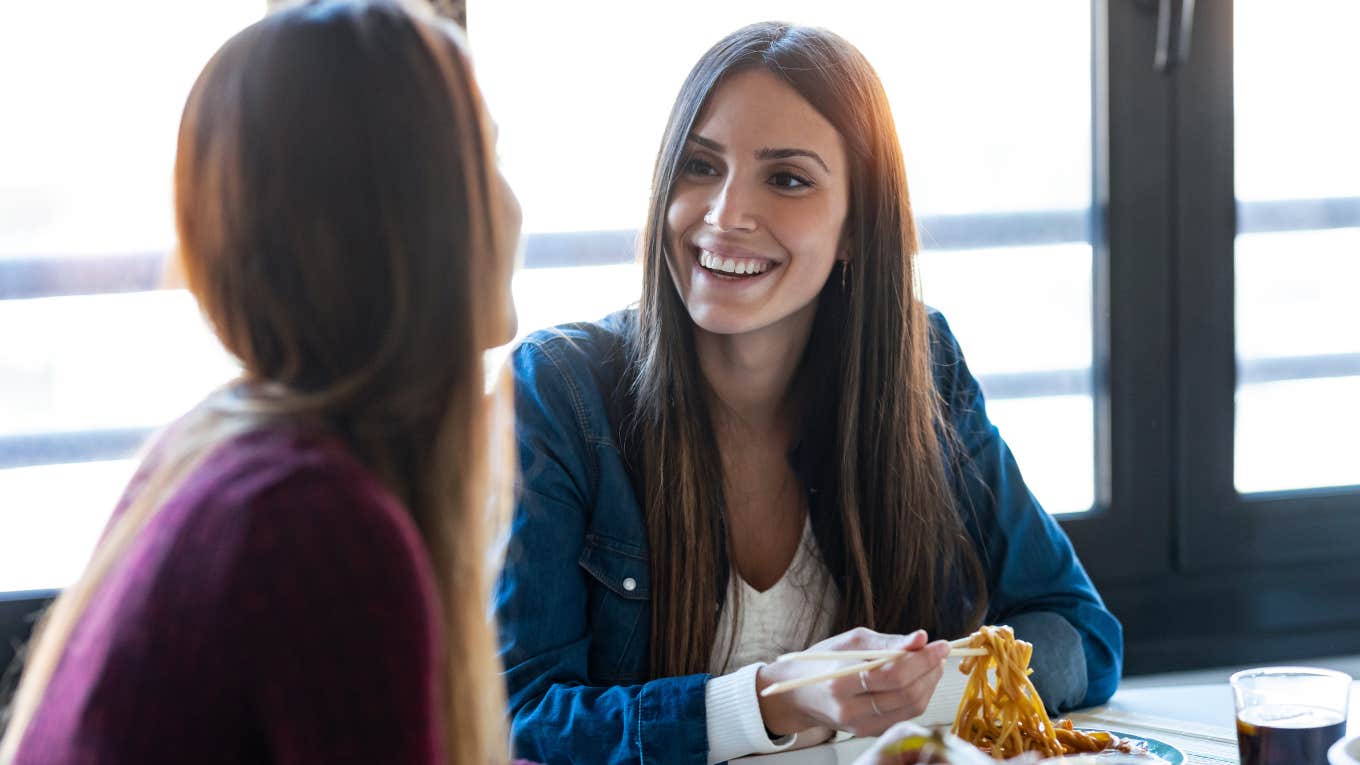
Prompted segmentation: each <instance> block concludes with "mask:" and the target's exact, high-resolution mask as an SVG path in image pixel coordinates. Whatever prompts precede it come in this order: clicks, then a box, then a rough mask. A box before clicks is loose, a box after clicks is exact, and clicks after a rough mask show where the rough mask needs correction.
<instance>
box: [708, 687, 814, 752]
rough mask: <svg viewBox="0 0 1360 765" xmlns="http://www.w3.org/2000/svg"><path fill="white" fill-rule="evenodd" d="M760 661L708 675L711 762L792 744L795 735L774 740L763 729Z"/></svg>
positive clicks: (769, 750) (778, 748) (778, 749)
mask: <svg viewBox="0 0 1360 765" xmlns="http://www.w3.org/2000/svg"><path fill="white" fill-rule="evenodd" d="M763 666H765V664H764V663H763V662H757V663H755V664H748V665H746V666H744V667H742V668H741V669H739V670H737V671H736V672H733V673H731V674H728V675H722V676H720V677H713V678H710V679H709V681H708V684H707V685H705V686H704V709H705V715H706V717H707V726H708V762H709V765H714V764H715V763H719V762H726V761H728V760H730V759H733V758H736V757H744V756H746V755H748V754H766V753H769V752H780V751H783V750H785V749H788V748H789V747H791V746H793V745H794V743H795V741H796V740H797V737H796V736H782V737H780V738H778V739H776V740H774V741H771V740H770V736H769V734H768V733H766V732H765V720H764V718H762V717H761V716H760V699H759V698H757V697H756V672H758V671H759V670H760V668H761V667H763Z"/></svg>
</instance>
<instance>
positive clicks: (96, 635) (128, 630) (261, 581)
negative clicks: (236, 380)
mask: <svg viewBox="0 0 1360 765" xmlns="http://www.w3.org/2000/svg"><path fill="white" fill-rule="evenodd" d="M135 491H136V481H134V483H133V486H132V487H130V488H129V490H128V494H129V496H130V495H132V494H134V493H135ZM126 502H127V497H125V498H124V502H123V505H120V507H121V506H125V504H126ZM434 587H435V585H434V578H433V573H432V571H431V568H430V563H429V560H428V556H427V555H426V553H425V549H424V547H423V545H422V543H421V541H420V537H419V536H418V535H417V532H416V529H415V526H414V525H413V523H412V521H411V519H410V517H409V516H408V515H407V514H406V512H405V511H404V510H403V509H402V507H401V506H400V505H399V504H398V502H397V501H396V499H394V498H393V497H392V496H391V495H390V494H389V493H388V492H386V491H385V490H384V489H383V488H382V487H381V486H380V485H379V484H378V482H377V481H376V480H375V479H374V477H373V476H372V475H371V474H370V473H369V472H368V471H367V470H366V469H364V468H363V467H362V466H361V465H360V464H358V462H356V461H355V460H354V459H353V458H352V457H351V456H350V455H349V454H348V453H347V452H346V451H345V450H344V449H343V448H342V447H341V446H339V445H338V444H337V443H335V442H332V441H327V440H320V439H315V438H305V437H302V436H298V435H296V434H292V433H289V432H284V431H282V430H275V431H264V432H258V433H253V434H248V435H246V436H243V437H241V438H238V439H236V440H234V441H232V442H230V443H228V444H226V445H224V446H223V447H221V448H220V449H219V450H218V451H217V452H216V453H215V454H213V455H212V456H210V457H209V458H208V459H207V460H206V461H205V462H204V464H202V465H201V466H200V467H199V468H198V469H197V470H196V471H195V472H194V474H193V475H192V476H190V477H189V479H188V480H187V481H186V482H185V483H184V484H183V485H182V487H181V488H180V489H178V490H177V491H176V492H175V494H174V496H173V497H172V498H171V499H170V501H169V502H168V503H167V504H166V505H165V506H164V507H163V508H161V510H160V512H159V513H158V514H157V515H156V517H155V518H154V519H153V520H152V521H151V522H150V524H149V525H148V526H147V528H146V529H145V530H144V531H143V532H142V533H141V535H140V536H139V537H138V538H137V540H136V541H135V542H134V543H133V544H132V546H131V547H130V548H129V550H128V553H127V556H126V558H125V559H124V560H123V562H122V563H121V564H120V565H119V566H118V567H117V568H116V569H115V571H114V572H113V573H112V574H111V575H110V577H109V579H108V580H106V581H105V583H104V584H103V586H102V587H101V588H100V589H99V590H98V592H97V593H96V594H95V596H94V598H93V600H92V602H91V603H90V605H89V608H88V609H87V610H86V612H85V613H84V615H83V616H82V618H81V620H80V622H79V623H78V624H77V626H76V628H75V630H74V632H73V634H72V635H71V639H70V642H69V644H68V645H67V648H66V652H65V655H64V656H63V657H62V659H61V662H60V664H59V665H58V667H57V669H56V673H55V675H54V676H53V677H52V681H51V684H50V685H49V686H48V689H47V693H46V694H45V696H44V698H43V701H42V704H41V706H40V707H39V709H38V710H37V713H36V715H35V717H34V718H33V720H32V722H31V724H30V725H29V728H28V731H27V733H26V735H25V736H24V740H23V743H22V745H21V746H20V749H19V755H18V759H17V761H16V763H23V764H27V763H62V764H63V765H71V764H74V763H162V762H176V763H180V762H193V763H217V762H279V763H294V762H308V763H311V762H327V763H331V762H356V763H357V762H362V763H377V762H382V763H433V762H442V761H443V759H444V753H443V751H442V747H441V746H440V743H439V738H438V735H437V727H436V725H437V706H436V700H435V698H436V697H435V693H436V691H435V685H434V679H435V678H436V677H438V676H439V672H440V666H439V665H440V662H441V661H442V659H441V658H440V651H439V650H438V649H437V646H438V645H439V626H438V620H437V619H436V617H435V615H436V614H437V610H436V609H437V605H436V601H435V598H434V592H435V589H434Z"/></svg>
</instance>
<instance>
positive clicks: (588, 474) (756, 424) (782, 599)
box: [497, 23, 1122, 765]
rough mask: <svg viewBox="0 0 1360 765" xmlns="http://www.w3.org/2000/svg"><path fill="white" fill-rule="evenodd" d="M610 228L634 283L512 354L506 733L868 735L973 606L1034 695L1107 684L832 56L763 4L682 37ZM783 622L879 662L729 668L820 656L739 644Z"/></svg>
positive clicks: (877, 129)
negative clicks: (649, 146)
mask: <svg viewBox="0 0 1360 765" xmlns="http://www.w3.org/2000/svg"><path fill="white" fill-rule="evenodd" d="M640 251H641V258H642V268H643V286H642V299H641V302H640V304H639V306H638V307H637V309H636V310H627V311H623V312H620V313H618V314H615V315H613V316H610V317H608V318H606V319H605V320H603V321H601V322H597V323H590V324H576V325H568V326H564V327H558V328H556V329H553V330H550V331H545V332H540V333H536V334H534V335H531V336H530V337H529V338H528V339H527V340H526V341H525V343H524V344H523V345H522V346H521V347H520V348H519V349H518V350H517V351H516V353H515V357H514V369H515V374H516V395H517V415H518V422H517V432H518V440H519V449H520V458H521V461H522V466H521V471H522V481H523V491H522V492H521V493H520V496H519V498H518V506H517V510H516V513H515V519H514V525H513V529H514V531H513V536H512V539H511V543H510V548H509V550H508V555H507V558H506V570H505V574H504V577H503V579H502V582H501V585H500V588H499V591H498V595H497V607H498V615H499V618H500V627H501V644H502V659H503V660H504V662H505V665H506V676H507V679H508V690H509V694H510V708H511V711H512V713H513V715H514V723H513V730H514V740H515V742H516V744H517V745H518V746H519V747H520V751H521V753H522V754H523V755H524V756H527V757H532V758H540V759H545V760H546V761H556V756H561V757H563V758H571V757H574V758H576V759H578V760H580V761H590V762H606V761H608V762H626V761H638V760H642V761H649V760H654V759H655V760H658V761H661V760H664V761H667V762H687V763H697V764H698V765H703V764H704V763H714V762H721V761H723V760H726V759H729V758H732V757H737V756H741V755H745V754H750V753H752V752H770V751H776V750H779V749H787V748H791V747H796V746H805V745H808V744H812V743H818V742H820V741H824V740H826V739H827V737H829V736H830V735H831V734H832V731H833V730H845V731H850V732H852V733H855V734H858V735H878V734H880V733H882V732H883V731H885V730H887V729H888V728H889V727H890V726H891V725H892V724H893V723H895V722H898V721H902V720H908V719H911V718H913V717H916V716H917V715H919V714H921V712H922V711H923V710H924V709H925V707H926V705H927V702H928V701H929V699H930V698H931V696H932V693H933V692H934V690H935V688H936V686H937V684H938V683H939V681H940V678H941V665H942V662H943V660H944V658H945V656H946V654H947V653H948V645H947V643H945V642H944V641H943V640H941V638H957V637H960V636H962V635H965V634H968V633H969V632H971V631H972V630H974V629H975V628H976V627H978V626H979V625H980V624H983V623H1003V622H1004V623H1007V624H1010V625H1011V626H1013V627H1014V628H1015V631H1016V633H1017V635H1019V636H1020V637H1021V638H1023V639H1025V640H1029V641H1030V642H1032V643H1033V644H1034V656H1033V664H1032V665H1033V667H1034V669H1035V677H1034V682H1035V684H1036V686H1038V688H1039V691H1040V693H1041V694H1042V695H1043V698H1044V700H1045V701H1046V702H1047V703H1048V705H1049V706H1050V707H1052V708H1054V709H1066V708H1071V707H1075V706H1081V705H1089V704H1094V703H1098V702H1100V701H1103V700H1104V699H1106V698H1108V697H1109V696H1110V694H1111V693H1113V691H1114V687H1115V684H1116V683H1117V681H1118V678H1119V666H1120V658H1121V651H1122V640H1121V632H1120V627H1119V623H1118V622H1117V621H1116V620H1115V618H1114V617H1113V616H1112V615H1111V614H1110V612H1109V611H1108V610H1106V609H1105V607H1104V604H1103V603H1102V602H1101V600H1100V597H1099V596H1098V595H1097V594H1096V591H1095V588H1094V587H1093V586H1092V584H1091V581H1090V579H1089V578H1088V577H1087V575H1086V572H1085V571H1084V570H1083V569H1082V566H1081V563H1080V562H1079V561H1078V560H1077V557H1076V555H1075V553H1074V552H1073V549H1072V545H1071V544H1070V542H1069V541H1068V539H1067V537H1066V536H1065V535H1064V534H1063V531H1062V529H1061V528H1060V527H1059V526H1058V525H1057V524H1056V523H1055V522H1054V521H1053V519H1052V518H1051V517H1049V515H1048V514H1047V513H1045V512H1044V511H1043V509H1042V508H1041V507H1039V504H1038V503H1037V502H1036V501H1035V499H1034V497H1033V495H1031V494H1030V492H1029V490H1028V489H1027V488H1026V487H1025V483H1024V481H1023V479H1022V478H1021V476H1020V472H1019V469H1018V468H1017V466H1016V462H1015V459H1014V458H1013V457H1012V455H1011V452H1010V450H1009V449H1008V448H1007V446H1006V443H1005V441H1003V440H1002V439H1001V437H1000V435H999V434H998V433H997V430H996V428H995V427H993V425H992V424H991V422H990V421H989V420H988V419H987V414H986V408H985V406H984V402H983V397H982V393H981V391H980V389H979V388H978V384H977V381H976V380H974V378H973V376H972V375H971V374H969V372H968V367H967V365H966V364H965V363H964V359H963V354H962V352H961V351H960V349H959V346H958V343H957V342H956V341H955V339H954V336H953V334H952V333H951V332H950V330H949V326H948V324H946V323H945V320H944V318H943V317H942V316H941V315H940V314H939V313H937V312H935V311H932V310H930V309H928V308H927V307H926V306H925V305H924V304H923V303H922V302H921V300H920V298H919V296H918V291H917V289H918V285H917V280H916V276H915V267H914V259H915V256H916V252H917V236H916V227H915V223H914V220H913V217H912V212H911V204H910V198H909V195H908V192H907V182H906V174H905V170H904V168H903V161H902V150H901V147H900V145H899V143H898V138H897V130H896V127H895V126H894V124H893V119H892V114H891V111H890V110H889V108H888V102H887V98H886V97H885V95H884V92H883V87H882V85H881V83H880V82H879V80H878V77H877V75H876V74H875V73H874V71H873V69H872V68H871V67H870V66H869V64H868V62H867V61H866V60H865V59H864V57H863V56H862V55H861V54H860V53H859V51H857V50H856V49H855V48H854V47H853V46H851V45H850V44H849V43H847V42H846V41H844V40H842V39H841V38H839V37H837V36H835V35H833V34H831V33H829V32H826V31H824V30H819V29H812V28H807V27H795V26H789V25H784V24H775V23H767V24H756V25H753V26H749V27H746V28H744V29H741V30H738V31H737V32H735V33H733V34H732V35H730V36H728V37H727V38H725V39H724V40H722V41H720V42H719V43H717V44H716V45H715V46H713V47H712V48H711V49H710V50H709V51H708V52H707V53H705V54H704V56H703V57H702V58H701V59H700V60H699V62H698V63H697V64H696V65H695V67H694V68H693V70H691V72H690V75H689V77H688V79H687V80H686V81H685V84H684V85H683V86H682V88H681V90H680V94H679V96H678V98H677V99H676V102H675V106H674V108H673V110H672V112H671V116H670V121H669V124H668V125H667V128H666V132H665V136H664V138H663V140H662V144H661V150H660V152H659V154H658V157H657V161H656V167H655V174H654V176H653V182H652V197H651V204H650V207H649V211H648V216H647V220H646V224H645V226H644V228H643V231H642V236H641V240H640ZM979 278H985V277H984V276H982V275H979ZM1040 340H1041V339H1036V341H1040ZM932 638H934V640H932ZM812 644H816V647H817V648H819V649H823V650H834V649H892V650H898V651H901V652H902V657H901V658H900V659H896V660H894V661H892V662H890V663H888V664H886V665H884V666H882V667H880V668H878V669H875V670H872V671H866V672H861V673H858V674H854V675H850V676H848V677H842V678H840V679H837V680H832V681H827V682H819V683H815V684H812V685H809V686H806V687H803V688H799V689H798V690H795V691H791V692H789V693H785V694H780V695H773V696H760V695H758V691H759V690H761V689H763V688H766V687H768V686H770V685H771V684H773V683H775V682H778V681H781V680H793V679H796V678H799V677H804V676H809V675H811V674H815V673H821V672H824V671H826V670H827V669H829V668H831V667H834V666H837V665H836V664H834V663H829V662H824V663H820V664H819V663H817V662H776V663H770V662H773V661H774V659H775V658H776V657H778V656H779V655H780V654H781V653H783V652H785V651H794V650H801V649H804V648H807V647H808V646H809V645H812Z"/></svg>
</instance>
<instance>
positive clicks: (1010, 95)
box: [468, 0, 1095, 512]
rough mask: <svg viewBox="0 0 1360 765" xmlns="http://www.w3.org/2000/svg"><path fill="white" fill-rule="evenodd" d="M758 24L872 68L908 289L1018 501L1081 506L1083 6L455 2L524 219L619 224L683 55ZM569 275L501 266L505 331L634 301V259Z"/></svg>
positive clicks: (572, 225) (635, 208) (556, 228)
mask: <svg viewBox="0 0 1360 765" xmlns="http://www.w3.org/2000/svg"><path fill="white" fill-rule="evenodd" d="M582 18H589V19H590V23H589V24H583V23H581V19H582ZM771 18H777V19H787V20H790V21H795V22H799V23H808V24H814V25H818V26H824V27H827V28H829V29H832V30H834V31H836V32H837V33H839V34H841V35H842V36H844V37H845V38H847V39H848V40H850V41H851V42H852V43H854V44H855V45H856V46H857V47H859V48H860V50H862V51H863V52H864V53H865V55H866V56H867V57H868V58H869V60H870V61H871V62H872V63H873V64H874V66H875V67H876V68H877V70H878V72H879V74H880V76H881V77H882V79H883V81H884V85H885V87H886V89H887V91H888V95H889V98H890V100H891V101H892V103H893V107H894V115H895V117H896V120H897V124H898V127H899V130H900V133H901V137H902V143H903V147H904V151H905V154H906V163H907V173H908V177H909V179H910V183H911V189H912V199H913V203H914V205H915V210H916V213H917V215H918V216H919V217H920V218H921V219H922V220H921V223H922V226H921V228H922V240H923V244H924V246H925V248H926V254H925V256H924V257H923V258H922V259H921V263H920V267H921V272H922V276H923V282H924V293H925V297H926V299H927V301H928V302H930V303H931V304H932V305H934V306H935V307H937V308H939V309H940V310H941V311H943V312H944V314H945V316H946V317H947V318H948V319H949V322H950V324H951V326H952V327H953V328H954V329H955V331H956V333H957V334H958V336H959V340H960V342H961V343H962V345H963V348H964V351H965V353H966V354H967V357H968V360H969V363H970V365H971V367H972V368H973V370H974V372H975V373H977V374H978V375H979V376H980V377H981V378H982V382H983V386H984V388H985V389H986V390H987V392H988V395H989V401H990V412H991V414H992V416H993V419H994V420H995V421H996V422H997V424H998V426H999V427H1000V428H1001V431H1002V433H1003V435H1004V436H1005V437H1006V439H1007V440H1008V441H1009V442H1010V444H1011V445H1012V447H1013V449H1014V450H1015V452H1016V454H1017V457H1018V459H1019V461H1020V464H1021V467H1022V468H1023V469H1024V471H1025V476H1026V479H1027V480H1028V481H1029V483H1030V486H1031V488H1032V489H1033V490H1034V492H1035V494H1036V496H1038V497H1039V499H1040V501H1041V502H1042V503H1043V504H1044V506H1045V507H1046V508H1047V509H1048V510H1049V511H1050V512H1080V511H1083V510H1086V509H1088V508H1089V507H1090V506H1091V504H1092V502H1093V499H1094V486H1095V480H1094V479H1095V476H1094V460H1093V456H1092V452H1093V443H1094V434H1093V422H1094V420H1093V415H1092V406H1091V396H1090V391H1091V334H1092V333H1091V315H1092V310H1091V257H1092V249H1091V246H1090V244H1089V234H1088V232H1087V218H1088V211H1089V208H1090V205H1091V186H1092V183H1091V162H1090V157H1091V129H1092V126H1091V81H1090V69H1091V67H1090V60H1091V43H1090V40H1091V34H1090V30H1091V17H1090V4H1089V3H1061V4H1058V3H1055V4H1042V3H1041V4H1034V3H1013V2H1006V1H1005V0H989V1H986V2H974V3H966V4H965V3H910V4H886V5H885V4H882V3H876V2H836V3H828V2H825V0H802V1H799V2H791V1H790V0H760V1H754V0H753V1H752V2H742V3H733V2H729V1H727V0H695V1H694V2H690V3H688V4H687V5H686V12H685V13H679V14H677V13H675V12H674V10H673V9H668V8H666V7H664V6H659V5H656V4H652V3H637V2H630V1H628V0H586V1H585V2H576V3H556V4H545V5H543V6H540V7H538V8H536V10H535V23H534V24H532V25H526V24H524V23H523V10H522V9H520V8H518V7H516V6H515V4H513V3H498V2H492V1H491V0H473V1H472V2H470V3H469V8H468V25H469V29H470V30H471V33H470V41H471V44H472V46H473V52H474V55H475V57H476V59H477V71H478V76H479V78H480V79H481V83H482V87H483V89H484V91H485V93H486V95H487V99H488V101H489V105H490V108H491V111H492V114H493V115H494V116H495V118H496V120H497V122H498V123H499V126H500V153H501V157H502V162H503V167H504V170H505V173H506V175H507V177H508V178H509V179H510V182H511V183H512V185H514V187H515V190H516V192H517V193H518V195H519V197H520V200H521V203H522V204H523V207H524V221H525V228H526V231H528V232H531V233H532V232H544V233H547V232H565V231H609V230H619V229H635V228H637V226H638V225H639V224H640V222H641V220H642V217H643V213H644V211H645V210H644V208H645V205H646V199H647V191H648V189H647V186H648V182H649V179H650V174H651V170H652V164H653V161H654V159H655V153H656V150H657V146H658V143H659V141H660V138H661V132H662V129H663V127H664V125H665V120H666V117H667V115H668V113H669V110H670V106H671V100H672V99H673V98H674V96H675V94H676V92H677V91H678V89H679V87H680V84H681V82H682V81H683V79H684V77H685V74H686V73H687V72H688V70H689V68H690V66H692V65H693V63H694V62H695V60H696V59H697V58H698V57H699V56H700V55H701V54H702V53H703V51H704V50H706V49H707V48H708V47H709V46H710V45H711V44H713V43H714V42H716V41H717V40H718V39H720V38H721V37H722V36H724V35H726V34H727V33H729V32H731V31H733V30H735V29H736V28H738V27H739V26H741V25H743V24H747V23H750V22H754V21H761V20H765V19H771ZM1017 29H1024V30H1026V33H1025V34H1023V35H1017V34H1015V30H1017ZM562 30H572V31H571V33H570V34H563V33H562ZM663 30H664V31H663ZM658 35H661V36H664V44H658ZM1036 38H1037V39H1036ZM531 59H532V60H534V61H551V62H553V64H552V66H546V67H545V66H530V65H526V63H525V62H526V61H528V60H531ZM620 62H626V64H625V65H620ZM1036 83H1042V87H1036ZM628 268H631V267H628ZM569 271H570V269H562V270H561V272H560V273H556V274H553V275H551V276H550V275H546V274H545V275H539V274H536V273H535V272H534V271H526V272H525V273H522V274H521V275H520V276H519V277H518V278H517V281H516V294H517V296H518V297H520V298H521V300H520V302H519V305H520V311H521V328H522V329H523V330H526V331H527V330H532V329H536V328H539V327H541V326H544V325H547V324H550V323H555V322H560V321H571V320H589V319H596V318H599V317H600V316H603V315H605V314H607V313H609V312H610V311H613V310H617V309H619V308H622V307H623V306H625V305H627V304H629V303H630V302H632V301H634V300H636V299H637V295H638V291H639V286H638V283H637V280H636V276H635V274H636V271H635V270H634V271H629V270H627V268H622V267H621V268H619V269H618V270H616V271H610V272H607V273H609V274H610V276H609V278H607V279H603V280H601V281H594V280H593V279H591V278H587V279H585V280H583V281H582V282H581V284H582V285H583V289H582V290H580V291H577V290H576V289H574V288H567V287H564V286H563V285H562V283H561V282H560V279H564V278H567V277H566V274H567V273H568V272H569ZM591 273H600V274H603V273H606V272H605V271H591ZM528 296H532V300H530V301H525V300H524V298H525V297H528Z"/></svg>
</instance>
